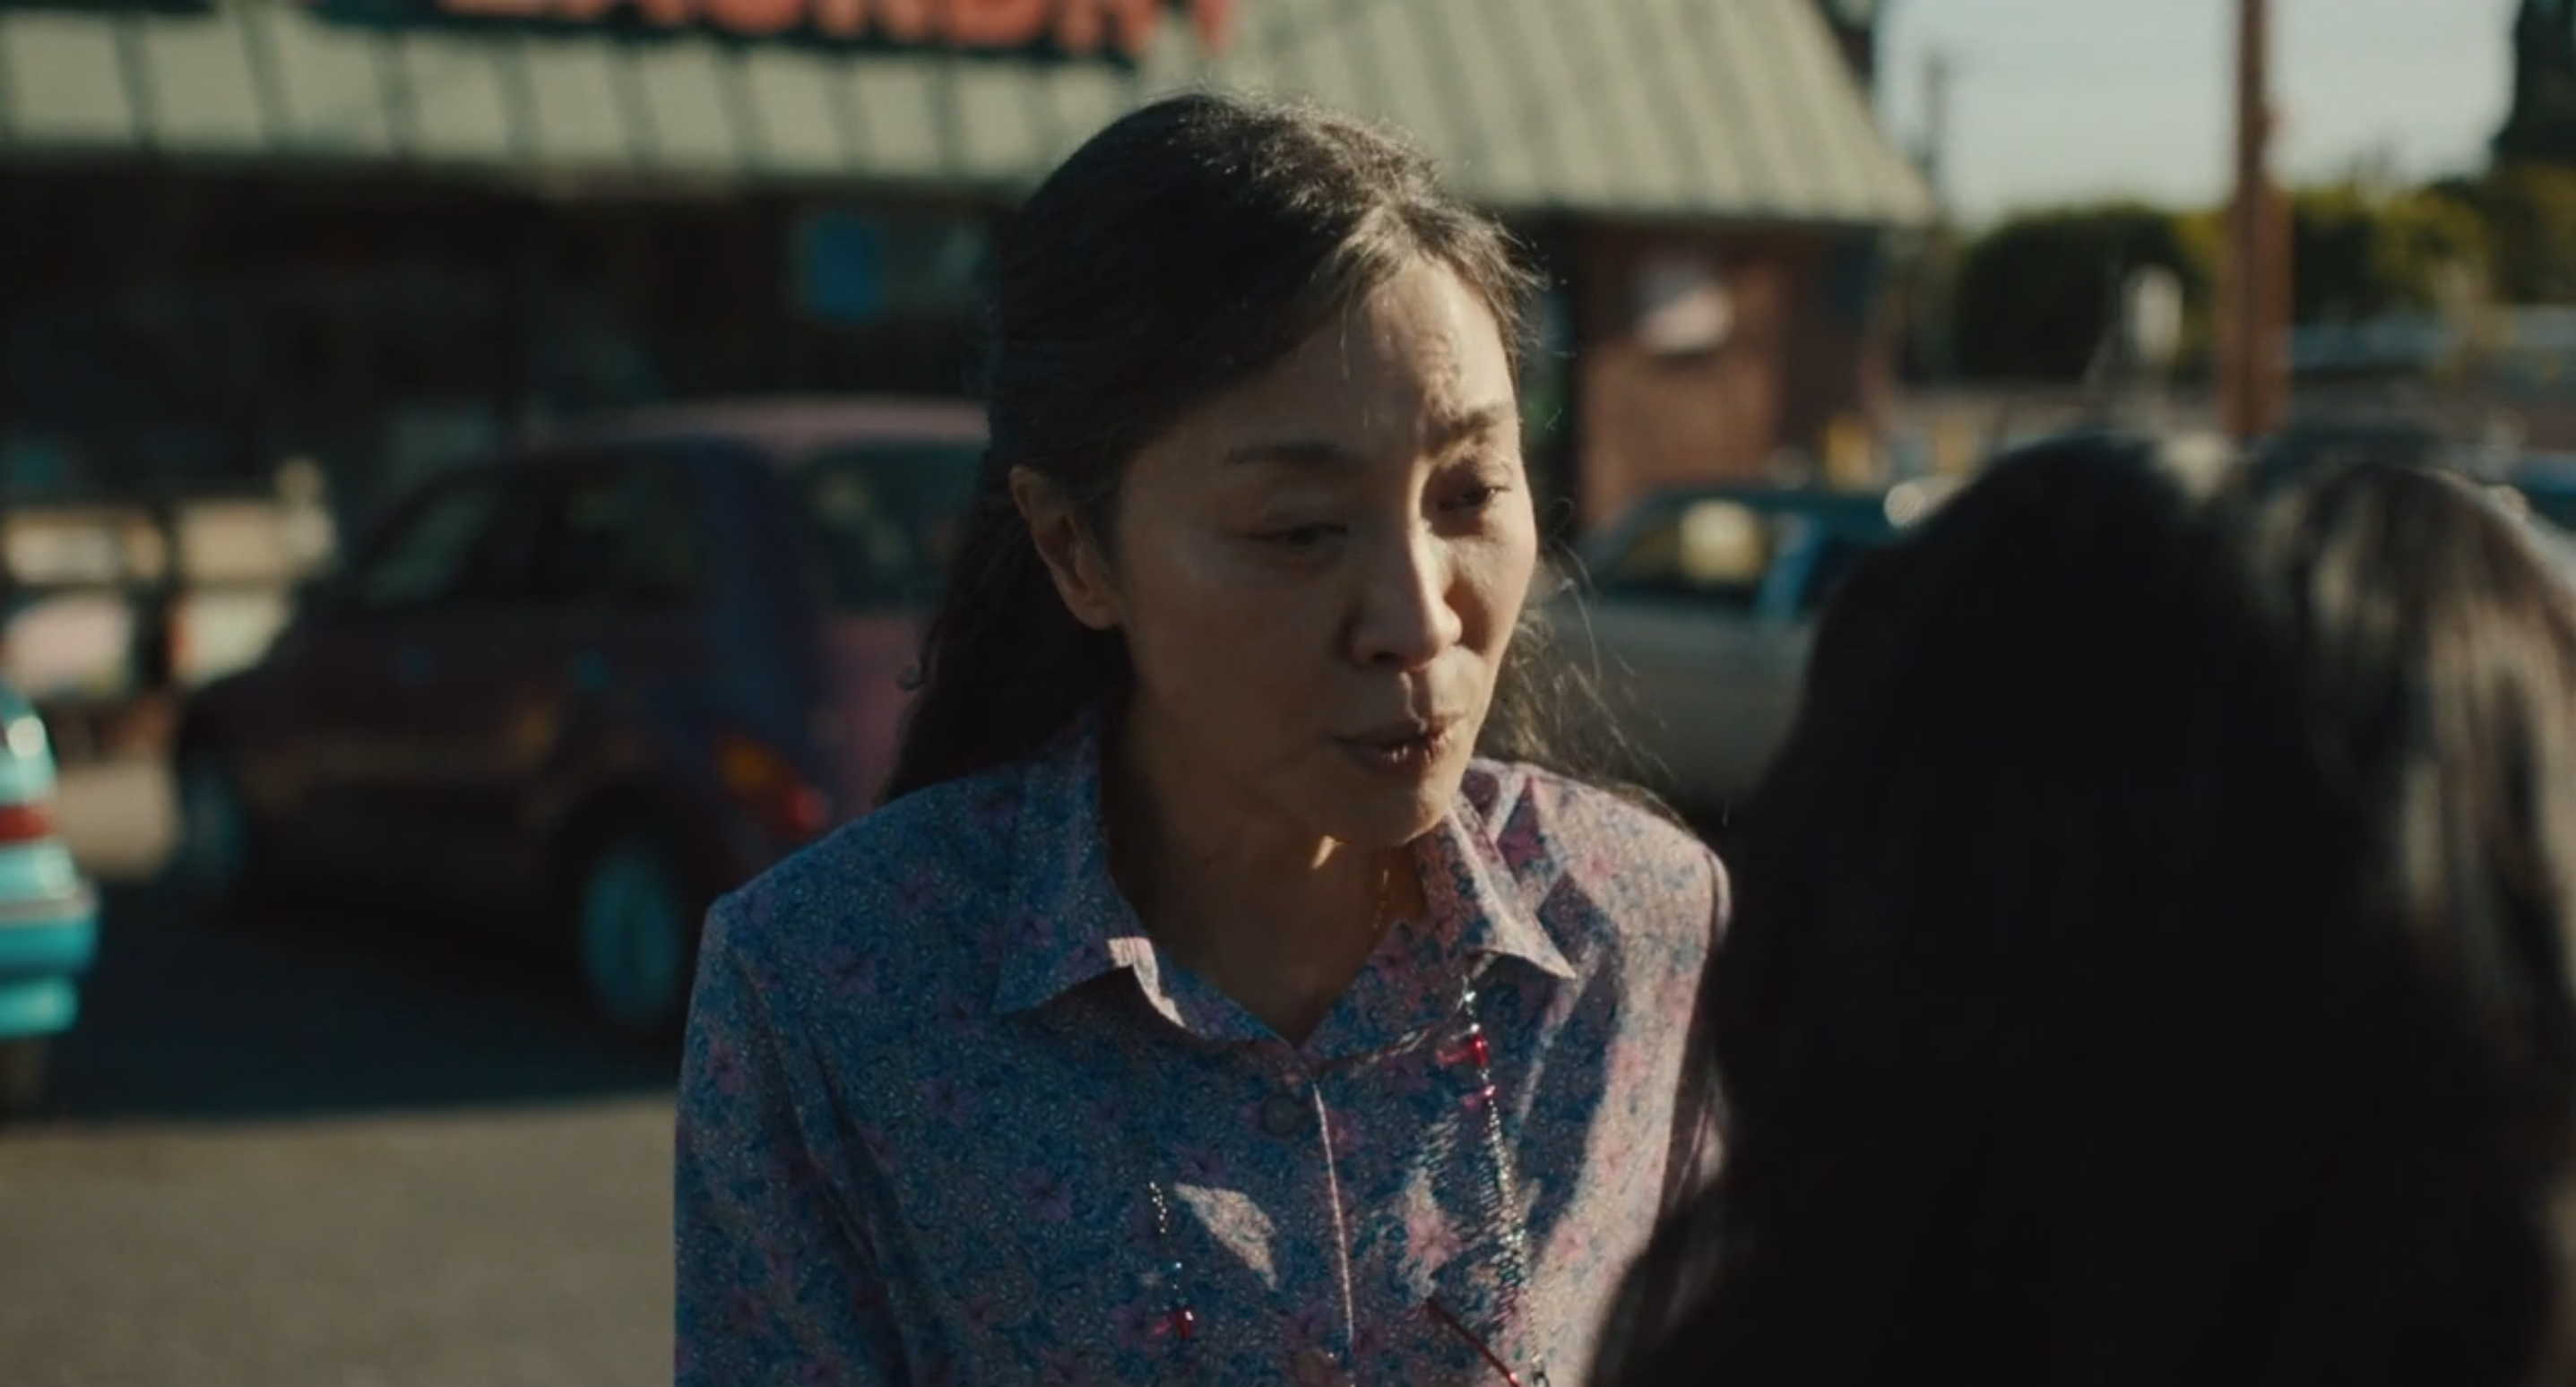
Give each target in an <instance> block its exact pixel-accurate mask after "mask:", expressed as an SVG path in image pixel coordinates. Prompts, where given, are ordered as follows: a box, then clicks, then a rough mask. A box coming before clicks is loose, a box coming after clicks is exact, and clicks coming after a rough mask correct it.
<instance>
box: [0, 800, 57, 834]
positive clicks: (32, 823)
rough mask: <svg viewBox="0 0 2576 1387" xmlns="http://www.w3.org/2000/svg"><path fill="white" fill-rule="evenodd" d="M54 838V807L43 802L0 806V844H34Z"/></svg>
mask: <svg viewBox="0 0 2576 1387" xmlns="http://www.w3.org/2000/svg"><path fill="white" fill-rule="evenodd" d="M53 836H54V806H53V805H51V804H50V803H47V802H46V801H44V800H37V801H35V802H33V803H30V804H0V843H34V842H39V841H42V840H43V839H47V838H51V837H53Z"/></svg>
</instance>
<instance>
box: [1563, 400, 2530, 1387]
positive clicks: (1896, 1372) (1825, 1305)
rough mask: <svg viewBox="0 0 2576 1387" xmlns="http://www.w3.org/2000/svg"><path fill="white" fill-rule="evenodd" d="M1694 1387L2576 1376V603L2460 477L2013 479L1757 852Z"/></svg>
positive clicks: (1704, 1060)
mask: <svg viewBox="0 0 2576 1387" xmlns="http://www.w3.org/2000/svg"><path fill="white" fill-rule="evenodd" d="M1730 861H1731V863H1732V865H1733V866H1734V867H1735V868H1736V880H1737V885H1738V896H1737V905H1738V912H1737V915H1736V917H1735V919H1734V922H1733V924H1732V925H1731V927H1730V930H1729V932H1728V935H1727V937H1726V938H1725V940H1724V942H1723V944H1722V945H1721V947H1720V950H1719V954H1718V957H1717V959H1716V961H1715V963H1714V964H1713V966H1712V968H1711V971H1710V974H1709V977H1708V981H1707V984H1706V991H1705V994H1704V999H1703V1004H1702V1013H1703V1014H1704V1015H1706V1016H1707V1017H1709V1018H1710V1019H1711V1022H1712V1025H1711V1029H1710V1030H1709V1032H1708V1040H1707V1044H1706V1045H1705V1046H1704V1047H1703V1048H1702V1050H1701V1052H1700V1053H1699V1055H1698V1056H1697V1058H1696V1060H1695V1063H1696V1064H1697V1066H1698V1068H1697V1074H1698V1076H1699V1078H1700V1079H1701V1080H1702V1081H1703V1082H1704V1083H1706V1084H1708V1085H1709V1086H1710V1088H1711V1091H1712V1095H1713V1097H1714V1098H1715V1099H1716V1100H1718V1101H1721V1102H1722V1103H1723V1105H1724V1119H1723V1123H1722V1127H1723V1137H1724V1143H1725V1151H1726V1157H1725V1164H1724V1167H1723V1169H1722V1171H1721V1172H1720V1173H1719V1175H1718V1177H1717V1179H1716V1182H1715V1184H1714V1186H1713V1187H1712V1188H1710V1189H1709V1190H1707V1191H1706V1192H1705V1193H1704V1194H1703V1195H1702V1196H1701V1197H1700V1198H1699V1199H1698V1200H1697V1202H1695V1203H1694V1204H1692V1205H1691V1206H1690V1207H1689V1208H1688V1209H1687V1210H1686V1211H1685V1212H1683V1213H1681V1214H1679V1215H1677V1216H1675V1217H1674V1218H1672V1219H1670V1220H1668V1221H1667V1223H1666V1225H1665V1227H1664V1228H1663V1229H1662V1230H1661V1232H1660V1233H1659V1235H1658V1237H1657V1239H1656V1242H1655V1244H1654V1245H1653V1247H1652V1248H1651V1249H1650V1251H1649V1252H1648V1254H1647V1255H1646V1257H1645V1258H1644V1259H1643V1261H1642V1262H1641V1264H1640V1265H1639V1267H1638V1268H1637V1270H1636V1272H1635V1273H1634V1274H1633V1276H1632V1277H1631V1279H1630V1282H1629V1284H1628V1286H1627V1288H1626V1290H1625V1292H1624V1294H1623V1296H1622V1299H1621V1301H1620V1303H1619V1306H1618V1308H1617V1309H1616V1310H1614V1312H1613V1318H1612V1323H1611V1325H1610V1326H1609V1329H1608V1331H1607V1335H1606V1339H1605V1350H1604V1355H1603V1357H1602V1359H1601V1360H1600V1364H1599V1367H1600V1371H1599V1374H1598V1380H1599V1381H1600V1382H1602V1383H1604V1384H1610V1385H1612V1387H1648V1385H1649V1384H1677V1383H1701V1382H1706V1383H1719V1384H1726V1387H1762V1385H1763V1384H1773V1383H1800V1384H1843V1383H1853V1384H1858V1383H1871V1384H1893V1383H1975V1384H1979V1385H1980V1387H2010V1385H2011V1384H2025V1383H2027V1384H2041V1383H2046V1384H2052V1387H2066V1385H2068V1384H2089V1385H2090V1387H2111V1385H2113V1384H2150V1383H2153V1384H2175V1383H2213V1382H2246V1383H2258V1382H2259V1383H2264V1384H2267V1385H2268V1387H2285V1385H2287V1384H2300V1383H2318V1384H2327V1383H2331V1384H2337V1385H2338V1387H2352V1384H2367V1383H2422V1384H2442V1385H2443V1387H2475V1384H2498V1387H2503V1385H2505V1384H2518V1383H2530V1382H2536V1381H2563V1380H2567V1378H2568V1373H2567V1362H2566V1358H2565V1355H2564V1353H2563V1351H2562V1350H2563V1344H2562V1343H2561V1338H2560V1326H2561V1324H2562V1320H2563V1316H2562V1314H2561V1310H2560V1292H2559V1285H2560V1279H2561V1278H2560V1271H2559V1265H2558V1259H2559V1243H2558V1239H2557V1237H2556V1236H2555V1234H2554V1223H2555V1209H2554V1206H2555V1204H2556V1202H2557V1200H2558V1198H2559V1190H2560V1185H2561V1180H2562V1172H2563V1170H2564V1166H2565V1162H2566V1156H2567V1146H2568V1142H2567V1136H2568V1130H2569V1124H2570V1101H2569V1099H2570V1093H2571V1083H2576V1035H2572V1034H2571V1026H2570V1016H2571V1004H2570V995H2569V982H2568V976H2567V947H2566V944H2565V931H2566V929H2567V925H2568V922H2569V920H2570V918H2571V906H2576V597H2571V593H2570V591H2569V589H2568V588H2567V587H2566V586H2564V585H2563V581H2562V579H2561V578H2560V577H2559V576H2558V575H2557V574H2556V573H2555V572H2554V571H2553V570H2552V569H2551V567H2550V566H2549V565H2548V564H2547V563H2546V562H2545V561H2544V560H2543V559H2542V558H2541V557H2540V553H2539V550H2538V548H2537V547H2536V546H2535V544H2534V543H2533V542H2532V540H2531V538H2530V536H2528V535H2527V534H2526V533H2524V532H2523V531H2522V530H2521V528H2520V525H2519V523H2518V522H2517V521H2515V520H2514V519H2512V518H2511V517H2509V516H2507V515H2506V514H2505V513H2504V512H2503V511H2502V510H2501V509H2500V508H2497V507H2494V506H2492V505H2490V504H2489V503H2488V502H2487V500H2486V499H2485V498H2484V497H2483V496H2482V495H2480V494H2479V493H2477V492H2476V491H2474V490H2472V489H2471V488H2470V487H2469V486H2467V485H2464V484H2461V483H2459V482H2456V481H2454V480H2451V479H2449V478H2447V477H2445V476H2443V475H2440V474H2437V473H2433V472H2430V471H2425V470H2422V469H2417V468H2410V467H2404V466H2392V465H2386V464H2369V465H2358V466H2342V467H2333V468H2324V469H2315V468H2310V469H2299V468H2278V467H2263V466H2252V465H2248V466H2241V467H2239V466H2226V465H2220V466H2213V467H2208V468H2193V467H2189V466H2185V465H2183V464H2182V463H2181V462H2179V461H2177V460H2176V459H2175V458H2174V457H2173V456H2169V455H2167V454H2164V453H2160V452H2159V451H2158V450H2157V449H2156V448H2155V447H2153V446H2149V445H2144V444H2139V443H2133V442H2122V441H2119V440H2113V439H2075V440H2067V441H2061V442H2057V443H2053V444H2049V445H2043V446H2038V447H2035V448H2032V449H2030V450H2028V451H2024V452H2021V453H2019V454H2017V455H2013V456H2009V457H2007V458H2005V459H2002V460H2000V461H1999V462H1998V464H1997V465H1996V466H1995V467H1994V468H1993V469H1992V470H1991V472H1990V474H1989V475H1987V476H1985V477H1984V478H1983V479H1982V480H1980V481H1979V482H1978V483H1977V484H1975V485H1974V486H1972V487H1971V488H1969V489H1968V490H1967V491H1965V492H1963V493H1962V494H1961V495H1960V496H1959V497H1958V498H1956V499H1955V500H1954V501H1953V502H1952V503H1951V504H1950V506H1949V507H1948V508H1946V509H1945V511H1944V512H1943V513H1942V514H1941V515H1940V516H1938V517H1937V518H1936V519H1935V520H1934V521H1933V522H1932V523H1930V524H1929V525H1928V527H1927V528H1926V529H1924V530H1923V531H1921V532H1920V533H1919V534H1918V535H1916V536H1915V537H1913V538H1911V539H1909V540H1907V541H1905V542H1903V543H1901V544H1899V545H1897V546H1895V547H1893V548H1891V549H1890V550H1888V551H1886V552H1885V553H1884V554H1883V555H1881V556H1880V557H1879V558H1878V559H1876V560H1874V561H1873V562H1872V563H1871V564H1869V565H1868V566H1865V567H1864V568H1863V569H1862V570H1860V571H1859V572H1858V573H1856V574H1855V575H1854V576H1853V578H1852V579H1851V581H1850V584H1849V586H1848V587H1847V588H1846V589H1845V590H1844V591H1843V593H1842V594H1841V595H1840V596H1839V598H1838V600H1837V602H1836V603H1835V605H1834V606H1833V607H1832V609H1831V611H1830V613H1829V614H1828V616H1827V617H1826V619H1825V621H1824V624H1823V626H1822V628H1821V630H1820V632H1819V636H1818V643H1817V646H1816V649H1815V652H1814V663H1813V668H1812V670H1811V674H1810V683H1809V686H1808V689H1807V693H1806V698H1805V702H1804V705H1803V707H1802V710H1801V716H1800V720H1799V722H1798V725H1797V727H1796V729H1795V731H1794V733H1793V735H1792V738H1791V741H1790V743H1789V745H1788V746H1787V747H1786V748H1785V750H1784V752H1783V754H1782V756H1781V758H1780V760H1779V761H1778V763H1777V765H1776V766H1775V768H1774V770H1773V772H1772V773H1771V774H1770V776H1769V777H1768V778H1767V780H1766V781H1765V783H1764V784H1763V785H1762V786H1761V787H1760V789H1759V791H1758V794H1757V796H1756V798H1755V801H1754V802H1753V803H1752V804H1751V805H1750V806H1749V808H1748V811H1747V812H1746V813H1745V815H1744V816H1743V832H1742V836H1741V839H1740V841H1739V842H1738V843H1736V844H1735V845H1733V847H1732V850H1731V852H1730Z"/></svg>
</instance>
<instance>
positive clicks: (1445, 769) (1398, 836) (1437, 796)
mask: <svg viewBox="0 0 2576 1387" xmlns="http://www.w3.org/2000/svg"><path fill="white" fill-rule="evenodd" d="M1466 774H1467V764H1466V760H1465V758H1463V757H1462V758H1460V759H1459V761H1458V763H1457V764H1456V765H1455V766H1437V767H1432V768H1428V769H1426V770H1425V771H1424V772H1423V773H1422V774H1421V775H1419V776H1414V777H1408V778H1407V779H1406V780H1405V781H1403V782H1402V783H1399V784H1389V783H1386V781H1384V780H1383V779H1380V778H1377V777H1371V780H1372V782H1373V783H1371V784H1369V785H1368V786H1367V787H1366V788H1365V790H1364V791H1363V792H1361V793H1359V794H1352V795H1345V796H1339V797H1337V800H1338V802H1337V804H1336V812H1335V813H1333V814H1332V815H1331V822H1333V823H1334V824H1335V825H1337V827H1338V830H1339V831H1337V832H1335V833H1334V834H1333V837H1335V838H1336V839H1339V840H1340V841H1342V842H1344V843H1348V844H1350V845H1351V846H1352V847H1359V848H1398V847H1402V846H1404V845H1405V844H1407V843H1410V842H1412V841H1413V840H1415V839H1417V838H1420V837H1421V836H1422V835H1424V834H1426V833H1429V832H1430V831H1431V830H1432V829H1434V828H1437V827H1439V826H1440V821H1441V820H1442V819H1443V818H1446V817H1447V816H1448V813H1449V809H1450V806H1451V805H1453V804H1455V803H1456V802H1457V799H1458V786H1459V783H1460V782H1461V781H1463V780H1464V779H1465V778H1466Z"/></svg>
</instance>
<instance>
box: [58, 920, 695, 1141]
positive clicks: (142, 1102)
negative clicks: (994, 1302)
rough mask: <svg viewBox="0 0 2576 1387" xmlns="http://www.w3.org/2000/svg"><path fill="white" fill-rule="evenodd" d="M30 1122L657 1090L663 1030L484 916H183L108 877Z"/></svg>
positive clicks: (281, 1112) (670, 1071) (670, 1067)
mask: <svg viewBox="0 0 2576 1387" xmlns="http://www.w3.org/2000/svg"><path fill="white" fill-rule="evenodd" d="M103 890H104V892H105V902H104V908H105V914H104V919H103V922H102V927H101V931H100V950H99V960H98V965H97V967H96V969H95V970H94V971H93V972H92V973H91V974H90V976H89V978H88V980H87V982H86V984H85V986H84V987H83V989H82V1004H81V1018H80V1022H79V1024H78V1025H77V1026H76V1027H75V1028H74V1029H73V1030H72V1031H71V1033H70V1034H68V1035H66V1036H64V1037H63V1038H62V1039H61V1040H60V1041H58V1042H57V1043H56V1048H55V1060H54V1081H53V1085H52V1089H53V1092H52V1096H51V1098H50V1100H49V1102H48V1103H47V1105H46V1110H45V1112H44V1113H43V1114H42V1115H43V1116H44V1117H48V1118H55V1119H62V1118H70V1119H77V1120H102V1119H129V1118H174V1117H175V1118H195V1117H206V1118H237V1117H247V1116H297V1115H314V1114H323V1113H334V1112H352V1111H382V1110H387V1109H399V1108H415V1107H446V1106H486V1105H494V1104H516V1103H534V1102H550V1101H560V1100H564V1099H572V1098H587V1097H606V1096H615V1095H636V1094H649V1093H655V1092H668V1091H669V1090H670V1089H671V1087H672V1083H673V1076H674V1075H675V1073H676V1072H677V1064H678V1047H677V1045H676V1044H675V1043H668V1042H665V1043H659V1044H648V1043H643V1042H638V1041H635V1040H631V1039H628V1038H626V1037H622V1036H619V1035H616V1034H614V1033H612V1032H610V1031H608V1030H607V1029H606V1028H605V1027H604V1026H603V1025H601V1023H599V1022H597V1021H596V1020H594V1019H592V1018H591V1017H590V1016H589V1014H588V1013H587V1012H586V1010H585V1008H584V1007H583V1005H582V1002H581V999H580V997H579V995H578V993H577V991H576V988H575V986H574V984H573V982H572V980H571V978H570V975H569V970H568V969H565V968H563V967H561V966H559V965H555V964H551V963H549V962H547V961H545V960H543V959H542V958H540V957H538V956H537V954H536V951H534V950H532V949H529V948H527V947H526V946H525V945H524V944H521V945H513V944H511V943H510V942H509V941H507V940H506V939H496V938H495V933H494V931H492V930H490V929H482V930H474V929H466V928H461V927H460V926H459V923H458V921H457V920H456V919H455V918H454V917H453V916H452V915H451V916H450V917H448V918H445V919H442V918H440V917H438V916H435V915H430V914H427V913H425V912H420V911H385V910H379V909H371V908H366V907H363V906H353V905H351V904H349V903H346V902H316V903H314V904H312V905H309V906H302V907H298V908H294V909H287V910H280V911H273V912H270V913H269V914H268V915H267V916H265V917H264V918H262V919H260V920H259V921H257V922H255V923H244V924H229V925H221V926H215V925H208V924H205V923H202V922H200V921H197V920H195V919H192V918H190V917H189V916H188V915H187V914H186V913H185V912H184V911H182V910H181V909H179V908H178V906H177V905H176V903H175V902H174V901H173V900H172V899H171V898H170V897H169V896H168V894H167V893H166V892H165V891H164V890H163V889H162V888H160V887H159V886H157V885H156V884H153V883H151V882H149V881H148V880H132V881H125V882H117V881H110V882H109V883H107V884H106V885H105V886H104V887H103Z"/></svg>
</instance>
